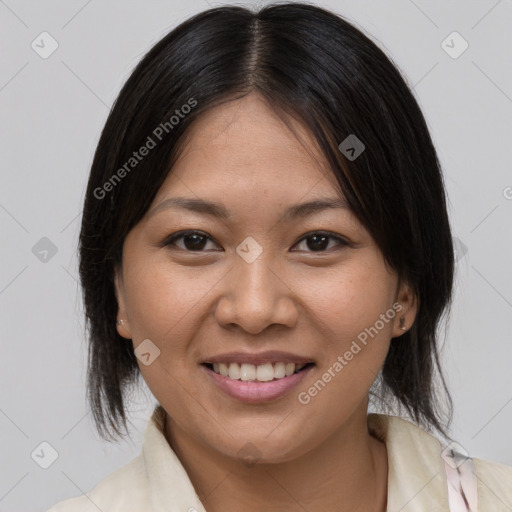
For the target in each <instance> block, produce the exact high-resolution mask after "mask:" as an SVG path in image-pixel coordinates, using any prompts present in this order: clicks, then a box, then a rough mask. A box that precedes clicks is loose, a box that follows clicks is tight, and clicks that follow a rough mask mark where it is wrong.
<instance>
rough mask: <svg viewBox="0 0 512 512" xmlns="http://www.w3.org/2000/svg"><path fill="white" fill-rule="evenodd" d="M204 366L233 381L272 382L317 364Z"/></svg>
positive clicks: (227, 364)
mask: <svg viewBox="0 0 512 512" xmlns="http://www.w3.org/2000/svg"><path fill="white" fill-rule="evenodd" d="M202 365H203V366H205V367H206V368H208V369H209V370H210V371H212V372H214V373H216V374H217V375H222V376H223V377H227V378H229V379H231V380H242V381H256V382H270V381H274V380H280V379H284V378H286V377H289V376H290V375H294V374H297V373H300V372H302V371H304V370H306V369H308V368H311V367H312V366H314V365H315V363H313V362H309V363H304V364H295V363H282V362H276V363H266V364H261V365H254V364H248V363H242V364H238V363H202Z"/></svg>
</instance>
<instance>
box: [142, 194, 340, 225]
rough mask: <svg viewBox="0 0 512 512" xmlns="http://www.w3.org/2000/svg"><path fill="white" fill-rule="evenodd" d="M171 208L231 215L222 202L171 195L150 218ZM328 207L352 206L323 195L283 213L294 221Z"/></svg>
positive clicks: (219, 215) (338, 198)
mask: <svg viewBox="0 0 512 512" xmlns="http://www.w3.org/2000/svg"><path fill="white" fill-rule="evenodd" d="M170 208H181V209H185V210H189V211H193V212H196V213H200V214H203V215H210V216H212V217H214V218H217V219H219V220H225V219H228V218H229V217H230V213H229V211H228V210H227V209H226V208H225V207H224V206H223V205H221V204H219V203H214V202H210V201H205V200H204V199H197V198H189V197H171V198H169V199H166V200H165V201H162V202H161V203H160V204H159V205H157V206H155V207H154V208H153V209H152V210H151V211H150V212H149V213H148V218H150V217H152V216H153V215H156V214H157V213H159V212H161V211H163V210H167V209H170ZM327 209H346V210H350V207H349V205H348V203H347V201H346V199H344V198H341V197H336V198H330V197H322V198H319V199H315V200H314V201H309V202H307V203H300V204H296V205H293V206H290V207H289V208H287V209H286V211H285V212H284V215H283V219H284V220H285V221H293V220H297V219H301V218H305V217H308V216H310V215H313V214H315V213H318V212H320V211H323V210H327Z"/></svg>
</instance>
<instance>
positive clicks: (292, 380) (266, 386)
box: [201, 365, 314, 403]
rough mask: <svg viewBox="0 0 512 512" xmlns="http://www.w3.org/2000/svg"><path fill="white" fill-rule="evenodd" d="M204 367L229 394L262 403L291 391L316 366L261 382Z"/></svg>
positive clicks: (250, 401) (238, 398) (242, 399)
mask: <svg viewBox="0 0 512 512" xmlns="http://www.w3.org/2000/svg"><path fill="white" fill-rule="evenodd" d="M201 367H202V369H203V370H204V371H205V372H206V373H207V375H208V376H209V378H210V379H212V380H213V382H214V383H215V384H216V385H217V386H218V387H219V388H220V389H221V390H222V391H224V392H225V393H226V394H227V395H229V396H231V397H232V398H236V399H237V400H240V401H241V402H247V403H262V402H268V401H271V400H277V399H278V398H281V397H282V396H284V395H286V394H287V393H289V392H290V391H291V390H292V389H293V388H294V387H296V386H297V385H298V384H299V383H300V382H301V381H302V379H304V377H305V376H306V375H307V374H308V373H309V371H310V370H312V369H313V368H314V365H312V366H309V367H308V368H305V369H304V370H302V371H300V372H299V373H294V374H292V375H289V376H288V377H283V378H282V379H276V380H271V381H267V382H260V381H257V380H250V381H243V380H234V379H230V378H229V377H224V375H220V374H218V373H215V372H214V371H213V370H210V369H209V368H207V367H206V366H204V365H201Z"/></svg>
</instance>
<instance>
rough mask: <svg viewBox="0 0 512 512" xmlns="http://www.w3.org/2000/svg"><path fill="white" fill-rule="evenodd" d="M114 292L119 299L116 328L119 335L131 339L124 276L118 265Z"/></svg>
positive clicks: (115, 271) (115, 272)
mask: <svg viewBox="0 0 512 512" xmlns="http://www.w3.org/2000/svg"><path fill="white" fill-rule="evenodd" d="M114 292H115V295H116V299H117V304H118V308H117V321H116V328H117V332H118V333H119V336H122V337H123V338H126V339H131V338H132V336H131V331H130V324H129V323H128V318H127V314H126V305H125V297H124V286H123V282H122V276H121V272H120V270H119V269H118V268H117V267H116V268H115V269H114Z"/></svg>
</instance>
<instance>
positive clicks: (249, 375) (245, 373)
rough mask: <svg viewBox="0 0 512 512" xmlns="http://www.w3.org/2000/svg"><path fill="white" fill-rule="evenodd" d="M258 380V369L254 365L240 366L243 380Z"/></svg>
mask: <svg viewBox="0 0 512 512" xmlns="http://www.w3.org/2000/svg"><path fill="white" fill-rule="evenodd" d="M255 378H256V367H255V366H254V365H253V364H245V363H244V364H242V365H241V366H240V379H241V380H254V379H255Z"/></svg>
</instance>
